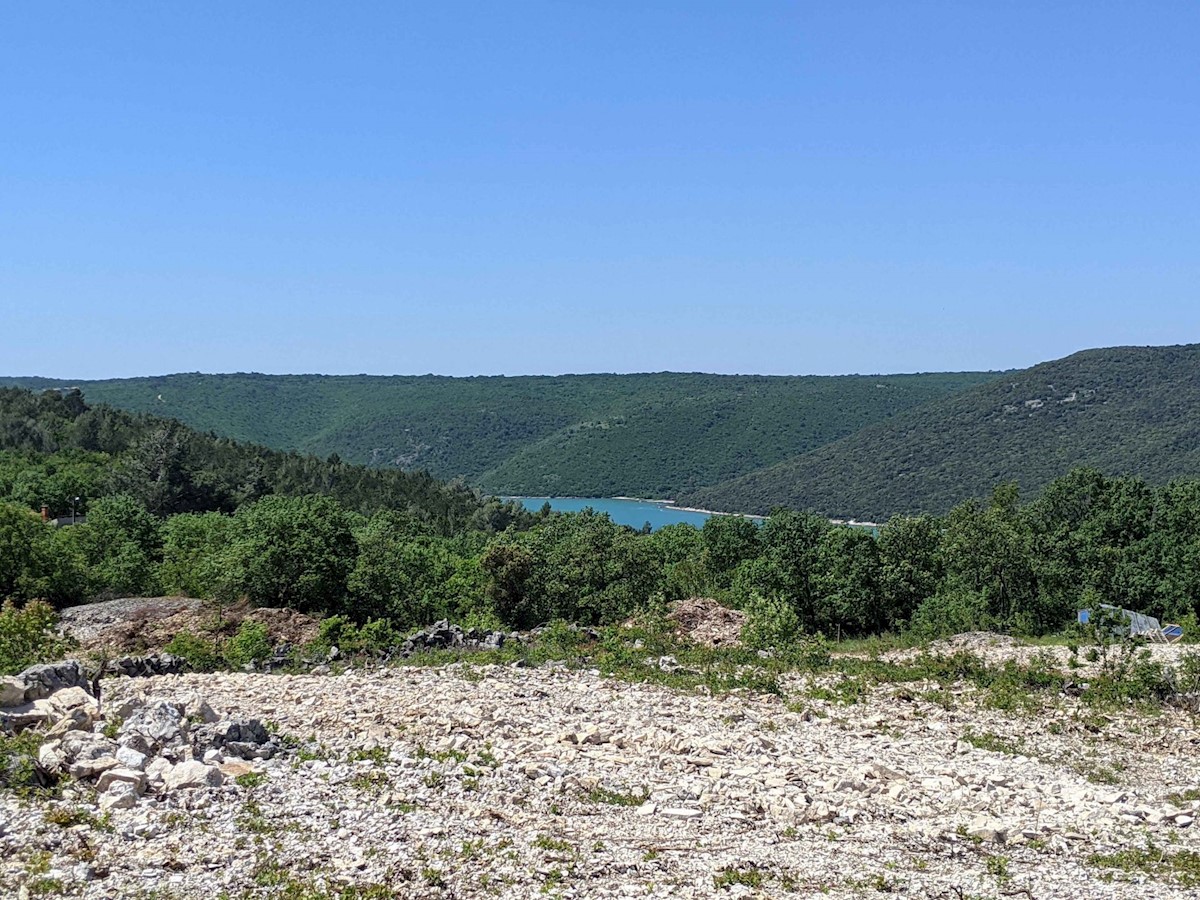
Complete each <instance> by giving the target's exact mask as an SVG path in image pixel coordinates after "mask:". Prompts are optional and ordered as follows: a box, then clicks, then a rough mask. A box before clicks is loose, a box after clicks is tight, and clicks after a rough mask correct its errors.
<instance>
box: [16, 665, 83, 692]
mask: <svg viewBox="0 0 1200 900" xmlns="http://www.w3.org/2000/svg"><path fill="white" fill-rule="evenodd" d="M17 678H19V679H21V681H23V682H24V683H25V699H26V700H41V699H43V698H45V697H49V696H50V695H51V694H54V693H56V692H58V691H61V690H63V688H70V687H77V688H82V689H83V691H84V692H85V693H87V692H88V679H87V673H86V672H85V671H84V668H83V663H81V662H80V661H79V660H77V659H67V660H63V661H62V662H54V663H41V664H40V665H36V666H30V667H29V668H28V669H26V670H25V671H24V672H22V673H21V674H20V675H18V676H17Z"/></svg>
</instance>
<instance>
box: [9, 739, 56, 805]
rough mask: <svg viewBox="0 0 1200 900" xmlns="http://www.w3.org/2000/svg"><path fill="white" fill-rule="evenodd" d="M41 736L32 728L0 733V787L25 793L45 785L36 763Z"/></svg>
mask: <svg viewBox="0 0 1200 900" xmlns="http://www.w3.org/2000/svg"><path fill="white" fill-rule="evenodd" d="M43 738H44V735H43V734H41V733H39V732H37V731H35V730H33V729H29V730H27V731H24V732H22V733H21V734H18V735H16V736H9V735H5V734H0V788H2V789H5V790H15V791H18V792H20V793H26V792H29V791H33V790H36V789H38V788H41V787H46V786H47V783H46V781H45V779H44V778H43V777H42V775H41V774H40V773H39V771H38V768H37V763H36V760H37V752H38V747H40V746H41V743H42V739H43Z"/></svg>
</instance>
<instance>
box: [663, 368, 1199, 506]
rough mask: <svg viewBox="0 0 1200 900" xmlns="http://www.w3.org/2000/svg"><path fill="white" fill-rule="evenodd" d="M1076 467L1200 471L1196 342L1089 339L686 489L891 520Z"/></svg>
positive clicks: (729, 499)
mask: <svg viewBox="0 0 1200 900" xmlns="http://www.w3.org/2000/svg"><path fill="white" fill-rule="evenodd" d="M1080 465H1087V466H1093V467H1095V468H1097V469H1100V470H1101V471H1103V472H1106V473H1108V474H1111V475H1117V474H1130V475H1137V476H1140V477H1142V478H1144V479H1146V480H1148V481H1151V482H1157V483H1162V482H1165V481H1168V480H1170V479H1172V478H1178V477H1192V478H1194V477H1200V345H1194V344H1193V345H1187V346H1176V347H1118V348H1112V349H1105V350H1088V351H1084V352H1082V353H1076V354H1074V355H1072V356H1068V357H1066V358H1064V359H1060V360H1056V361H1054V362H1048V363H1042V364H1041V365H1037V366H1034V367H1032V368H1030V369H1025V370H1023V371H1020V372H1010V373H1006V374H1005V375H1004V376H1002V377H1000V378H997V379H995V380H993V381H991V382H989V383H987V384H982V385H978V386H976V387H973V388H971V389H970V390H967V391H964V392H962V393H959V394H956V395H953V396H949V397H944V398H942V399H940V400H936V401H934V402H932V403H929V404H926V405H924V406H921V407H918V408H915V409H911V410H908V411H906V412H904V413H902V414H900V415H897V416H895V417H893V418H891V419H889V420H887V421H885V422H880V423H877V424H874V425H871V426H869V427H866V428H864V429H862V430H861V431H859V432H857V433H855V434H853V435H851V436H849V437H846V438H844V439H842V440H839V441H836V442H833V443H830V444H826V445H824V446H822V447H819V448H817V449H814V450H812V451H810V452H807V453H804V454H800V455H797V456H796V457H795V458H793V459H790V460H787V461H786V462H783V463H780V464H778V465H775V466H771V467H768V468H765V469H762V470H760V471H757V472H753V473H750V474H748V475H744V476H741V477H738V478H735V479H733V480H730V481H728V482H726V483H723V484H720V485H717V486H715V487H712V488H706V489H700V490H697V491H694V492H692V493H690V494H687V495H685V496H683V497H682V498H681V499H682V500H685V501H687V502H690V503H693V504H697V505H702V506H708V507H712V508H716V509H736V510H744V511H747V512H765V511H767V510H768V509H770V508H771V507H772V506H775V505H784V506H789V507H793V508H798V509H811V510H814V511H817V512H821V513H825V514H827V515H831V516H845V517H849V516H855V517H858V518H865V519H872V520H874V521H882V520H884V519H886V518H887V517H889V516H890V515H892V514H894V513H916V512H933V513H943V512H945V511H947V510H948V509H950V507H952V506H953V505H954V504H956V503H958V502H959V501H961V500H963V499H966V498H970V497H983V496H985V495H987V494H988V493H989V492H990V491H991V489H992V487H993V486H994V485H996V484H997V483H999V482H1004V481H1015V482H1017V483H1018V484H1019V485H1020V487H1021V489H1022V491H1023V492H1030V491H1036V490H1040V489H1041V488H1042V487H1044V486H1045V485H1046V484H1048V483H1049V482H1050V481H1051V480H1053V479H1054V478H1055V477H1057V476H1059V475H1061V474H1062V473H1063V472H1066V471H1067V470H1068V469H1070V468H1072V467H1073V466H1080Z"/></svg>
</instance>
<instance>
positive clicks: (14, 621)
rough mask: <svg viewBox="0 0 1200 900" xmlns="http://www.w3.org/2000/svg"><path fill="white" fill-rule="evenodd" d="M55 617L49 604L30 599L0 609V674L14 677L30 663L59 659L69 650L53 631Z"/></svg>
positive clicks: (10, 603)
mask: <svg viewBox="0 0 1200 900" xmlns="http://www.w3.org/2000/svg"><path fill="white" fill-rule="evenodd" d="M57 621H58V615H57V614H56V613H55V612H54V610H53V609H51V608H50V605H49V604H47V603H43V602H41V601H40V600H31V601H30V602H29V603H26V604H25V605H24V606H17V605H16V604H15V603H13V602H12V601H11V600H9V601H6V602H5V604H4V606H3V607H2V608H0V674H5V675H15V674H16V673H17V672H20V671H21V670H22V669H25V668H27V667H29V666H31V665H33V664H34V663H39V662H46V661H48V660H51V659H57V658H61V657H62V655H63V654H64V653H65V652H66V650H67V649H68V648H69V646H70V645H69V644H68V642H67V641H66V640H64V639H63V638H61V637H60V636H59V635H58V634H57V633H56V632H55V630H54V625H55V623H57Z"/></svg>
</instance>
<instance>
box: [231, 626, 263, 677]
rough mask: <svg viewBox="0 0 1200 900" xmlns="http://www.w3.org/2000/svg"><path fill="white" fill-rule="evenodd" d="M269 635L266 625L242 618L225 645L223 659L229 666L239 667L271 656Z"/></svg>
mask: <svg viewBox="0 0 1200 900" xmlns="http://www.w3.org/2000/svg"><path fill="white" fill-rule="evenodd" d="M271 650H272V647H271V635H270V632H269V631H268V630H267V626H266V625H265V624H264V623H262V622H255V621H254V620H253V619H243V620H242V624H241V625H239V626H238V630H237V634H235V635H234V636H233V637H232V638H230V639H229V643H228V644H227V645H226V646H225V661H226V662H227V663H229V665H230V667H231V668H235V669H240V668H241V667H242V666H245V665H247V664H249V663H258V662H262V661H263V660H265V659H270V657H271Z"/></svg>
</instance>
